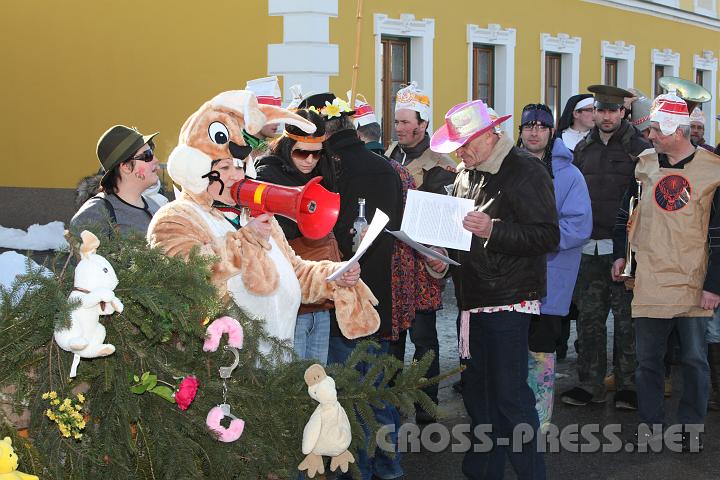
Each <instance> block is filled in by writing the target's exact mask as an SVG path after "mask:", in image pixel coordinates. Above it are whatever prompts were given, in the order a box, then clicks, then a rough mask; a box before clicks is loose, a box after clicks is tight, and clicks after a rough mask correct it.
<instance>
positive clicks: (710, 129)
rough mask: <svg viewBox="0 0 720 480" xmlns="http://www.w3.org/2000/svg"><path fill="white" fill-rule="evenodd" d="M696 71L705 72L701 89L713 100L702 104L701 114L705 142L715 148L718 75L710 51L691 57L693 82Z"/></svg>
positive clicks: (715, 60)
mask: <svg viewBox="0 0 720 480" xmlns="http://www.w3.org/2000/svg"><path fill="white" fill-rule="evenodd" d="M698 70H702V71H704V72H707V73H706V74H705V75H704V78H705V79H708V77H709V80H705V82H704V85H703V87H705V88H707V89H708V91H709V92H710V93H711V94H712V96H713V98H712V100H710V101H709V102H707V103H704V104H703V113H705V141H706V142H707V143H708V144H709V145H713V146H715V132H716V126H717V120H715V115H717V107H716V105H715V103H716V100H715V96H716V95H717V73H718V59H717V58H716V57H715V54H714V52H713V51H712V50H703V53H702V55H697V54H696V55H694V56H693V80H694V79H695V74H696V72H697V71H698Z"/></svg>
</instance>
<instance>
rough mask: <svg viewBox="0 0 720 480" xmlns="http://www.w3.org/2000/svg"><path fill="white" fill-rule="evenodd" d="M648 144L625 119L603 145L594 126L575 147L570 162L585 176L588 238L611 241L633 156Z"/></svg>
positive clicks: (631, 176)
mask: <svg viewBox="0 0 720 480" xmlns="http://www.w3.org/2000/svg"><path fill="white" fill-rule="evenodd" d="M650 147H651V145H650V143H649V142H648V141H647V140H645V138H643V136H642V134H641V133H640V132H639V131H638V130H637V129H636V128H635V127H633V126H632V125H631V124H630V123H629V122H628V121H627V120H623V121H622V123H621V124H620V127H619V128H618V129H617V130H616V131H615V133H614V134H613V135H612V137H610V140H608V143H607V145H605V144H604V143H603V142H602V140H600V133H599V131H598V128H597V127H594V128H593V129H592V130H590V133H589V134H588V135H587V137H585V138H584V139H583V140H581V141H580V142H579V143H578V144H577V145H576V146H575V160H574V163H575V165H577V167H578V168H579V169H580V171H581V172H582V174H583V176H584V177H585V182H586V183H587V186H588V191H589V192H590V203H591V204H592V215H593V230H592V238H593V239H595V240H602V239H604V238H612V236H613V227H614V226H615V219H616V216H617V213H618V208H619V207H620V202H621V201H622V199H623V196H624V194H625V191H626V190H627V188H628V185H629V184H630V181H631V180H633V179H634V178H635V163H636V162H637V156H638V155H639V154H640V153H642V151H643V150H645V149H647V148H650Z"/></svg>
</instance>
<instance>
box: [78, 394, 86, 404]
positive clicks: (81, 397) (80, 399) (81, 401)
mask: <svg viewBox="0 0 720 480" xmlns="http://www.w3.org/2000/svg"><path fill="white" fill-rule="evenodd" d="M77 399H78V402H80V403H83V402H84V401H85V395H83V394H82V393H78V394H77Z"/></svg>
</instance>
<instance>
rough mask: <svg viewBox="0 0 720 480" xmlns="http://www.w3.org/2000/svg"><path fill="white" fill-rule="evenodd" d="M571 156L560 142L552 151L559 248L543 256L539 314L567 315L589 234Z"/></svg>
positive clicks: (587, 211) (581, 184) (583, 188)
mask: <svg viewBox="0 0 720 480" xmlns="http://www.w3.org/2000/svg"><path fill="white" fill-rule="evenodd" d="M572 161H573V154H572V152H571V151H570V150H568V148H567V147H566V146H565V144H564V143H563V141H562V140H561V139H556V140H555V143H554V144H553V149H552V170H553V177H554V178H553V185H554V187H555V206H556V208H557V213H558V220H559V223H560V244H559V246H558V249H557V251H556V252H553V253H548V255H547V297H545V298H544V299H543V300H542V308H541V309H540V311H541V313H543V314H546V315H561V316H564V315H567V313H568V310H569V309H570V302H571V300H572V295H573V290H574V288H575V281H576V280H577V274H578V270H579V268H580V257H581V255H582V247H583V245H584V244H585V242H587V241H588V239H589V238H590V234H591V233H592V228H593V221H592V209H591V207H590V194H589V193H588V188H587V185H586V184H585V178H584V177H583V175H582V173H580V170H578V168H577V167H576V166H575V165H573V164H572Z"/></svg>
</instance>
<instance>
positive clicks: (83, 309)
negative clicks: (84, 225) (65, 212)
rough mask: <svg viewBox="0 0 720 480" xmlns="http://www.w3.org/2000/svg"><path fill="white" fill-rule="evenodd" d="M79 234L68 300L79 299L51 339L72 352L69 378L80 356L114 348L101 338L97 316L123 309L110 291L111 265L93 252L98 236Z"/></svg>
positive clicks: (113, 277)
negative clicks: (67, 322) (67, 323)
mask: <svg viewBox="0 0 720 480" xmlns="http://www.w3.org/2000/svg"><path fill="white" fill-rule="evenodd" d="M80 237H81V238H82V245H81V246H80V262H79V263H78V265H77V267H76V268H75V282H74V284H73V285H74V288H73V291H72V292H71V293H70V297H69V298H70V300H73V299H79V300H80V306H79V307H78V308H76V309H75V310H73V312H72V314H71V317H70V328H67V329H62V330H60V329H58V330H55V341H56V342H57V344H58V345H59V346H60V348H62V349H63V350H66V351H68V352H72V353H74V354H75V356H74V357H73V363H72V367H71V369H70V377H74V376H76V374H77V367H78V364H79V363H80V358H95V357H106V356H108V355H111V354H113V353H114V352H115V347H114V346H113V345H110V344H109V343H103V342H104V341H105V327H104V326H102V324H100V315H110V314H112V313H115V312H122V311H123V304H122V302H121V301H120V299H119V298H117V297H116V296H115V293H113V289H114V288H115V287H117V284H118V279H117V276H116V275H115V270H113V267H112V265H110V263H109V262H108V261H107V260H105V259H104V258H103V257H101V256H100V255H97V254H95V251H96V250H97V247H98V246H99V245H100V241H99V240H98V238H97V237H96V236H95V235H93V234H92V233H91V232H88V231H87V230H84V231H83V232H82V233H81V234H80Z"/></svg>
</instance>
